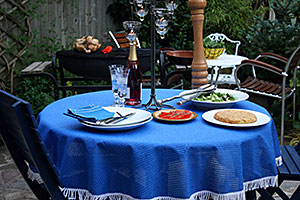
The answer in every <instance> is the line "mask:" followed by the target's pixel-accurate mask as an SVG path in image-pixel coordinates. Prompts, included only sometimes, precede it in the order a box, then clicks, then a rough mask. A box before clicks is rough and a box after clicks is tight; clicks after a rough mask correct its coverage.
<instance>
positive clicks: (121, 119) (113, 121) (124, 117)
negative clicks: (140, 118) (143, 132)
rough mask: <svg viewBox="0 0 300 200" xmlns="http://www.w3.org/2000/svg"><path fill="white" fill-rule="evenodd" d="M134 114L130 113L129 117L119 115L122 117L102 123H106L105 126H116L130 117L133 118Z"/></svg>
mask: <svg viewBox="0 0 300 200" xmlns="http://www.w3.org/2000/svg"><path fill="white" fill-rule="evenodd" d="M134 114H135V113H129V114H127V115H121V114H120V113H118V115H120V117H114V118H112V119H110V120H105V121H102V122H104V124H116V123H118V122H120V121H123V120H125V119H128V118H129V117H131V116H133V115H134ZM97 123H98V122H97Z"/></svg>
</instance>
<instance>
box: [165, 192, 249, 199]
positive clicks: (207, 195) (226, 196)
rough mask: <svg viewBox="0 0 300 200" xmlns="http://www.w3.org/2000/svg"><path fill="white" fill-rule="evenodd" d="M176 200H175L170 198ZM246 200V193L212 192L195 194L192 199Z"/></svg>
mask: <svg viewBox="0 0 300 200" xmlns="http://www.w3.org/2000/svg"><path fill="white" fill-rule="evenodd" d="M170 199H172V200H174V199H173V198H170ZM209 199H214V200H233V199H234V200H245V199H246V197H245V192H243V191H240V192H232V193H226V194H217V193H214V192H210V191H201V192H197V193H195V194H193V195H192V196H191V197H190V200H209Z"/></svg>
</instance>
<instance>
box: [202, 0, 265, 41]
mask: <svg viewBox="0 0 300 200" xmlns="http://www.w3.org/2000/svg"><path fill="white" fill-rule="evenodd" d="M206 2H207V6H206V8H205V20H204V35H205V36H207V35H209V34H210V33H224V34H225V35H227V36H228V37H230V38H233V39H237V40H240V39H241V37H243V36H242V35H240V31H241V30H246V29H247V27H249V26H251V24H252V23H253V22H254V16H261V15H263V14H264V12H265V9H264V8H263V7H261V8H260V9H258V10H253V9H252V7H251V1H244V0H229V1H220V0H209V1H206Z"/></svg>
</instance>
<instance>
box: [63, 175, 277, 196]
mask: <svg viewBox="0 0 300 200" xmlns="http://www.w3.org/2000/svg"><path fill="white" fill-rule="evenodd" d="M267 187H278V176H269V177H265V178H261V179H257V180H253V181H248V182H245V183H244V189H243V190H242V191H238V192H232V193H226V194H217V193H214V192H211V191H200V192H196V193H194V194H193V195H192V196H191V197H190V198H189V200H199V199H200V200H209V199H210V198H212V199H214V200H232V199H234V200H245V199H246V197H245V192H247V191H252V190H256V189H259V188H267ZM60 189H61V191H62V193H63V194H64V196H65V197H67V198H68V199H70V200H76V198H77V197H78V199H79V200H106V199H107V198H109V199H110V200H138V199H135V198H133V197H131V196H129V195H125V194H122V193H108V194H103V195H93V194H91V193H90V192H89V191H88V190H84V189H73V188H60ZM151 200H179V198H173V197H155V198H153V199H151ZM186 200H187V199H186Z"/></svg>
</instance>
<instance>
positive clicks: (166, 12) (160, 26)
mask: <svg viewBox="0 0 300 200" xmlns="http://www.w3.org/2000/svg"><path fill="white" fill-rule="evenodd" d="M129 2H130V4H131V5H134V6H135V10H136V14H137V15H138V16H139V17H140V20H141V21H144V17H145V15H147V13H148V12H149V11H150V22H151V24H150V37H151V56H150V60H151V63H150V69H151V94H150V100H149V101H148V103H146V104H143V106H144V107H145V108H146V110H148V109H149V110H159V109H161V108H162V107H169V108H173V107H172V106H170V105H166V104H160V103H158V102H157V100H156V94H155V63H156V59H155V50H156V44H155V31H156V32H157V33H158V34H159V35H160V37H161V39H164V37H165V34H166V33H167V32H168V29H169V16H170V15H172V14H173V13H174V10H175V9H176V8H177V6H178V0H165V5H166V8H157V7H156V6H155V4H156V1H155V0H151V1H148V0H130V1H129ZM132 7H133V6H132ZM149 7H150V8H149ZM132 11H133V9H132Z"/></svg>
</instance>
